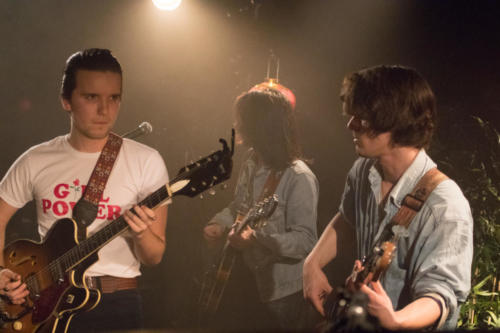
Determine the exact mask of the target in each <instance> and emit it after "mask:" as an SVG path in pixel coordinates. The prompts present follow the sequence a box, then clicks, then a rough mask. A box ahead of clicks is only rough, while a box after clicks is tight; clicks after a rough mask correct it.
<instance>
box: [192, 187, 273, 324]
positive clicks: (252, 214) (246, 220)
mask: <svg viewBox="0 0 500 333" xmlns="http://www.w3.org/2000/svg"><path fill="white" fill-rule="evenodd" d="M277 205H278V198H277V197H276V195H272V196H270V197H267V198H266V199H264V200H262V201H260V202H258V203H257V204H255V205H254V206H253V207H252V208H251V209H250V210H249V211H248V213H247V214H246V215H245V216H244V217H243V218H242V219H241V220H240V221H237V222H236V223H234V224H233V226H232V229H234V233H235V234H239V233H241V232H243V230H245V228H246V227H247V226H250V227H252V228H253V229H254V230H256V229H259V228H261V227H263V226H264V225H265V224H266V220H265V219H266V218H268V217H270V216H271V215H272V214H273V212H274V210H275V209H276V206H277ZM236 255H237V250H235V249H234V248H233V247H232V246H231V245H230V244H229V241H228V240H227V239H226V242H225V244H224V247H223V249H222V251H221V255H220V259H219V260H218V261H216V263H217V264H215V265H213V266H212V267H211V268H210V269H209V270H208V271H207V272H206V273H205V276H204V280H203V285H202V290H201V294H200V297H199V299H198V305H199V321H200V323H205V322H206V321H207V320H210V319H211V318H212V316H213V315H214V314H215V313H216V312H217V309H218V307H219V303H220V300H221V298H222V295H223V293H224V289H225V288H226V285H227V281H228V280H229V277H230V275H231V271H232V269H233V266H234V262H235V259H236Z"/></svg>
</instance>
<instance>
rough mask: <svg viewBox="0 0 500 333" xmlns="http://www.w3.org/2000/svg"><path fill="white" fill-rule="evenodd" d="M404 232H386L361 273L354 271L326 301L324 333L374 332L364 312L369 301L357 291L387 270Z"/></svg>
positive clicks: (394, 228) (373, 324)
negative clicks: (338, 332)
mask: <svg viewBox="0 0 500 333" xmlns="http://www.w3.org/2000/svg"><path fill="white" fill-rule="evenodd" d="M401 232H404V230H402V229H401V227H400V226H397V225H393V226H392V230H391V229H389V228H388V229H386V231H385V233H384V234H383V236H382V237H381V238H382V239H386V240H381V241H379V242H377V243H376V245H375V246H374V247H373V250H372V252H371V253H370V254H369V255H368V256H367V257H365V258H363V260H362V261H361V266H362V267H361V269H359V268H357V267H355V268H354V269H353V271H352V273H351V275H350V276H349V277H348V278H347V281H346V283H345V286H344V287H343V288H342V287H340V288H337V289H335V290H334V291H332V292H331V293H330V294H329V295H327V296H326V297H325V301H324V302H323V307H324V310H325V319H326V323H324V324H323V326H325V327H326V328H324V329H323V331H325V332H336V331H352V330H374V329H375V328H377V325H378V321H377V319H376V318H374V317H372V316H370V315H369V314H368V313H367V312H366V305H367V302H368V299H367V298H366V295H364V294H363V293H361V292H360V291H359V289H360V287H361V286H362V285H368V284H369V283H370V281H378V280H379V279H380V277H381V276H382V274H383V273H384V272H385V271H386V270H387V268H388V267H389V265H390V264H391V261H392V259H393V257H394V255H395V252H396V244H397V242H398V240H399V237H400V236H401Z"/></svg>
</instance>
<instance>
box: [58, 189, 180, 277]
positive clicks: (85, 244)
mask: <svg viewBox="0 0 500 333" xmlns="http://www.w3.org/2000/svg"><path fill="white" fill-rule="evenodd" d="M173 182H175V180H174V181H172V182H170V183H169V185H164V186H162V187H160V188H159V189H158V190H156V191H155V192H153V193H152V194H150V195H149V196H147V197H146V198H145V199H144V200H142V201H141V202H140V203H139V204H138V205H139V206H147V207H148V208H151V209H153V208H155V207H157V206H159V205H160V204H161V203H162V202H164V201H166V200H168V199H170V198H171V197H172V195H171V194H169V191H168V188H169V186H170V185H171V184H172V183H173ZM131 211H132V210H131ZM128 228H129V226H128V223H127V222H126V221H125V218H124V217H123V215H122V216H120V217H119V218H117V219H115V220H113V221H112V222H110V223H109V224H108V225H106V226H105V227H103V228H102V229H100V230H99V231H97V232H96V233H95V234H93V235H92V236H90V237H89V238H87V239H85V240H83V241H82V242H80V244H78V246H75V247H74V248H72V249H71V250H69V251H68V252H66V253H65V254H64V255H63V256H62V257H61V258H60V259H59V260H60V261H61V262H62V263H63V266H64V268H65V270H68V269H71V268H73V267H74V266H75V265H77V264H78V263H80V262H81V261H82V260H83V259H85V258H87V257H88V256H90V255H92V254H94V253H95V252H97V251H98V250H100V249H101V248H102V247H103V246H104V245H106V244H107V243H109V242H110V241H111V240H113V239H114V238H115V237H117V236H118V235H120V234H121V233H123V232H124V231H126V230H127V229H128Z"/></svg>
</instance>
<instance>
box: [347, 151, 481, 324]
mask: <svg viewBox="0 0 500 333" xmlns="http://www.w3.org/2000/svg"><path fill="white" fill-rule="evenodd" d="M434 167H436V164H435V163H434V162H433V161H432V160H431V159H430V158H429V156H428V155H427V154H426V152H425V151H424V150H421V151H420V152H419V153H418V155H417V157H416V158H415V160H414V161H413V163H412V164H411V165H410V167H409V168H408V169H407V170H406V171H405V173H404V174H403V176H402V177H401V178H400V179H399V181H398V182H397V184H396V185H395V186H394V187H393V189H392V190H391V192H390V193H389V197H388V199H387V201H386V204H385V206H384V207H383V209H382V208H379V204H378V203H379V202H380V201H381V197H380V196H381V194H380V192H381V191H380V187H381V183H382V177H381V174H380V172H379V170H378V168H377V166H376V163H375V161H374V160H371V159H367V158H359V159H358V160H356V162H355V163H354V165H353V167H352V169H351V170H350V171H349V173H348V175H347V181H346V185H345V189H344V194H343V196H342V201H341V204H340V212H341V214H342V215H343V217H344V219H345V220H346V221H347V223H349V224H351V225H352V226H354V228H355V230H356V239H357V255H358V256H359V258H362V257H363V256H366V255H368V254H369V253H370V251H372V248H373V246H374V241H375V240H376V239H377V238H378V236H379V235H380V233H381V232H382V230H383V229H384V227H385V226H386V225H387V224H388V223H389V221H390V220H391V218H392V217H393V216H394V214H396V212H397V211H398V210H399V208H400V207H401V201H402V200H403V198H404V197H405V196H406V194H408V193H410V192H411V191H412V190H413V188H414V187H415V185H416V184H417V182H418V180H419V179H420V178H421V177H422V176H423V175H424V174H425V173H426V172H427V171H428V170H429V169H431V168H434ZM472 227H473V222H472V216H471V211H470V207H469V203H468V201H467V199H466V198H465V197H464V196H463V194H462V191H461V190H460V188H459V187H458V186H457V184H456V183H455V182H454V181H452V180H445V181H443V182H442V183H441V184H439V185H438V186H437V187H436V189H435V190H434V191H433V192H432V193H431V195H430V196H429V197H428V199H427V201H426V202H425V203H424V205H423V207H422V209H421V210H420V212H419V213H417V214H416V215H415V217H414V218H413V220H412V222H411V224H410V226H409V230H408V231H409V236H408V237H404V238H401V239H400V240H399V242H398V244H397V251H396V255H395V257H394V259H393V261H392V262H391V264H390V266H389V268H388V269H387V271H386V273H385V274H384V275H383V276H382V278H381V283H382V285H383V287H384V289H385V290H386V292H387V294H388V295H389V297H390V298H391V301H392V304H393V306H394V308H395V309H396V310H399V309H401V308H403V307H405V306H406V305H408V304H409V303H411V302H412V301H414V300H415V299H417V298H419V297H422V296H423V295H426V294H431V293H435V294H438V295H440V296H441V297H442V298H443V299H444V301H445V302H446V307H447V308H448V310H449V314H448V317H447V318H446V321H445V322H444V325H443V326H442V327H441V328H443V329H454V328H455V327H456V323H457V319H458V315H459V310H460V304H461V303H462V302H464V301H465V299H466V297H467V295H468V293H469V289H470V279H471V263H472V250H473V248H472ZM443 319H444V318H443Z"/></svg>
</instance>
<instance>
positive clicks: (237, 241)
mask: <svg viewBox="0 0 500 333" xmlns="http://www.w3.org/2000/svg"><path fill="white" fill-rule="evenodd" d="M235 230H236V228H231V231H230V232H229V235H228V236H227V239H228V241H229V244H231V246H232V247H234V248H236V249H238V250H242V249H245V248H247V247H249V246H250V245H252V244H253V243H254V242H255V234H254V230H253V229H252V228H250V227H249V226H246V227H245V228H244V229H243V230H242V231H241V232H235Z"/></svg>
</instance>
